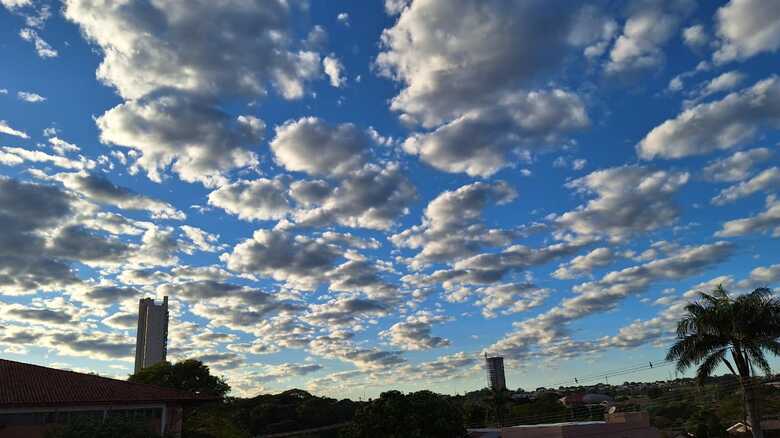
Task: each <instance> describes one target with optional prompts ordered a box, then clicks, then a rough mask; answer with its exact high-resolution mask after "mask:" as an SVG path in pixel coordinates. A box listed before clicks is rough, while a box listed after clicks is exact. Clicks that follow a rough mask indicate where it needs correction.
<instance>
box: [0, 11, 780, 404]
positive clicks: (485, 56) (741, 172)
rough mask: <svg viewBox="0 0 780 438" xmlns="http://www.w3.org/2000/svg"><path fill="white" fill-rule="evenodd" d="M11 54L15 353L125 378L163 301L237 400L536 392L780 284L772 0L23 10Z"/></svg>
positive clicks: (2, 98) (3, 144)
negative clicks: (497, 387) (152, 308)
mask: <svg viewBox="0 0 780 438" xmlns="http://www.w3.org/2000/svg"><path fill="white" fill-rule="evenodd" d="M0 55H2V59H3V61H4V62H3V67H4V68H2V69H0V224H2V226H0V242H2V245H0V357H2V358H6V359H9V360H12V361H21V362H26V363H35V364H41V365H44V366H52V367H55V368H60V369H65V368H70V369H74V370H78V371H83V372H87V373H88V372H97V373H100V374H101V375H106V376H115V377H119V378H126V377H127V376H128V375H130V374H132V373H133V371H134V369H135V363H134V356H135V354H136V340H137V337H136V336H137V329H138V327H139V324H138V323H139V321H138V310H139V300H140V299H142V298H152V299H155V300H158V301H159V300H162V299H163V297H164V296H168V297H169V299H168V304H167V306H168V314H169V325H168V330H167V331H168V333H169V335H168V343H167V352H166V353H164V356H165V357H166V358H167V359H168V360H169V361H173V362H175V361H180V360H184V359H188V358H193V359H198V360H201V361H203V362H204V363H205V364H206V365H208V366H209V367H210V368H211V371H212V372H213V373H214V374H216V375H220V376H224V377H225V379H226V381H227V382H228V383H229V384H230V386H231V387H232V388H233V391H234V393H233V395H249V396H252V395H256V394H257V393H260V392H278V391H283V390H285V389H289V388H294V387H297V388H302V389H305V390H307V391H311V392H312V393H315V394H320V395H327V396H332V397H350V398H353V399H359V398H368V397H376V396H377V395H378V394H379V393H381V392H382V391H385V390H389V389H399V390H403V391H411V390H420V389H431V390H434V391H437V392H442V393H458V392H459V393H463V392H465V391H471V390H475V389H478V388H483V387H485V385H486V384H487V382H486V378H485V357H484V356H485V353H487V354H489V355H495V356H501V357H503V358H504V368H505V370H504V371H505V379H506V381H507V384H508V386H509V389H512V390H514V389H516V388H518V387H521V388H525V389H534V388H536V387H540V386H547V385H552V384H555V383H556V382H561V381H570V380H572V379H574V378H582V377H583V376H587V375H591V374H594V373H598V372H601V371H609V370H619V369H623V368H627V367H632V366H635V365H637V364H640V365H641V364H646V363H649V362H653V363H657V362H658V361H660V360H662V359H663V357H664V356H665V354H666V349H667V348H668V346H669V345H670V344H671V343H672V341H673V337H674V328H675V327H674V325H675V323H676V321H677V319H678V318H679V317H680V316H681V315H682V313H683V307H684V306H685V304H686V303H687V302H688V301H689V300H691V299H694V298H695V296H696V292H697V291H700V290H706V289H709V288H712V287H714V286H715V285H717V284H723V285H724V286H725V287H726V288H727V289H729V290H731V291H733V292H735V293H742V292H746V291H749V290H751V289H752V288H755V287H759V286H769V287H775V286H777V285H778V283H780V251H778V249H780V245H778V237H780V198H778V191H780V151H778V145H780V132H778V128H779V127H780V76H778V75H779V74H780V2H777V1H773V0H717V1H710V2H702V1H700V2H696V1H694V0H620V1H600V0H593V1H588V2H566V1H562V0H560V1H559V0H553V1H549V0H481V1H473V0H380V1H375V2H365V1H355V0H347V1H342V2H322V1H305V0H288V1H282V0H255V1H250V2H247V1H240V0H225V1H219V2H211V1H205V0H151V1H140V0H127V1H123V2H99V1H95V0H0ZM154 332H155V333H158V332H159V330H155V331H154ZM148 344H149V345H152V344H154V345H158V347H159V342H156V343H148ZM157 351H158V353H156V356H155V357H154V358H153V360H157V359H158V358H159V348H158V349H157ZM152 356H154V355H150V358H151V357H152ZM773 360H774V362H773V364H774V365H780V362H777V360H776V359H773ZM670 369H671V368H670V367H657V368H648V369H642V370H641V372H638V373H636V374H632V375H627V376H625V377H618V378H619V379H625V380H656V379H667V378H669V371H670ZM724 371H725V370H724ZM610 383H618V384H619V383H621V382H612V381H611V380H610Z"/></svg>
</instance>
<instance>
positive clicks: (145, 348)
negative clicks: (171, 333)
mask: <svg viewBox="0 0 780 438" xmlns="http://www.w3.org/2000/svg"><path fill="white" fill-rule="evenodd" d="M167 353H168V297H164V298H163V302H162V304H155V302H154V299H152V298H143V299H141V301H140V302H139V303H138V333H137V335H136V340H135V372H136V373H137V372H138V371H141V370H142V369H144V368H146V367H149V366H152V365H154V364H156V363H160V362H162V361H164V360H165V356H166V355H167Z"/></svg>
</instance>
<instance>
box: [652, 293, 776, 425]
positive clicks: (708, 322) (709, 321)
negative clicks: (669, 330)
mask: <svg viewBox="0 0 780 438" xmlns="http://www.w3.org/2000/svg"><path fill="white" fill-rule="evenodd" d="M699 295H700V300H699V301H698V302H694V303H689V304H688V305H687V306H685V311H686V314H685V316H684V317H683V318H682V319H681V320H680V322H679V323H678V324H677V341H676V342H675V344H674V345H673V346H672V347H671V348H670V349H669V352H668V354H667V355H666V360H674V361H677V369H678V370H679V371H681V372H682V371H685V370H686V369H688V368H690V367H692V366H694V365H698V369H697V370H696V378H697V380H698V381H699V384H702V383H703V382H704V380H705V379H706V378H707V377H709V376H710V375H711V374H712V372H713V371H714V370H715V368H717V367H718V365H720V364H723V365H725V366H726V368H728V370H729V371H730V372H731V373H732V374H733V375H734V376H735V377H737V378H738V379H739V382H740V385H741V387H742V394H743V402H744V407H745V414H746V421H747V424H748V425H749V426H750V428H751V429H752V432H753V437H754V438H763V436H764V434H763V432H762V430H761V413H760V412H759V406H758V400H757V399H756V393H755V391H754V388H753V384H752V380H753V377H754V376H755V373H756V369H759V370H761V371H763V372H764V373H765V374H770V373H771V372H772V370H771V368H770V366H769V362H767V359H766V356H765V355H764V352H765V351H769V352H771V353H774V354H780V343H779V342H778V341H777V338H778V336H780V301H778V300H777V299H776V298H774V297H773V295H772V292H771V291H770V290H769V289H766V288H759V289H756V290H754V291H753V292H751V293H749V294H745V295H740V296H737V297H736V298H732V297H730V296H729V294H728V292H726V290H725V289H723V287H722V286H718V287H717V288H716V289H715V290H713V291H712V292H711V293H700V294H699Z"/></svg>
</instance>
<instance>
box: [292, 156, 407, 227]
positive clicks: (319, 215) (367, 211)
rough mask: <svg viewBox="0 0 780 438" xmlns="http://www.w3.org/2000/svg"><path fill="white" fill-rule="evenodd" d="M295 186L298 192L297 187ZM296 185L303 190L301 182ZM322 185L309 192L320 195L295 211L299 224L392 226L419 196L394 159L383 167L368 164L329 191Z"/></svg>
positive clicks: (295, 219)
mask: <svg viewBox="0 0 780 438" xmlns="http://www.w3.org/2000/svg"><path fill="white" fill-rule="evenodd" d="M293 187H294V188H293V190H294V193H295V187H296V186H293ZM297 187H298V188H299V189H300V188H301V185H298V186H297ZM315 187H316V186H315ZM310 188H311V186H310ZM322 188H323V187H322V186H319V187H317V190H315V191H314V192H310V193H308V195H315V194H316V192H318V191H319V193H318V194H319V195H321V197H319V198H317V197H316V196H315V197H314V198H310V199H308V201H309V202H308V205H306V206H305V208H299V209H298V210H296V211H295V213H294V216H293V220H294V221H295V222H296V223H298V224H299V225H302V226H324V225H327V224H332V223H338V224H341V225H344V226H347V227H353V228H357V227H360V228H372V229H377V230H385V229H388V228H390V227H392V226H393V225H394V223H395V221H396V219H397V218H398V217H400V216H402V215H405V214H407V213H408V206H409V204H410V203H411V202H412V201H413V200H414V199H415V198H416V196H417V191H416V189H415V187H414V186H413V185H412V183H411V182H410V181H409V179H408V178H407V177H406V176H405V175H404V173H403V171H402V170H401V166H400V165H399V164H398V163H394V162H390V163H387V164H386V165H385V166H384V167H381V166H379V165H376V164H367V165H365V166H364V167H363V168H362V169H359V170H356V171H354V172H352V173H350V174H348V175H347V176H345V177H344V179H343V180H341V181H340V183H339V184H338V185H337V186H336V187H335V188H333V189H329V190H328V193H327V194H325V193H324V192H323V191H321V189H322ZM300 195H301V192H300V191H298V196H300Z"/></svg>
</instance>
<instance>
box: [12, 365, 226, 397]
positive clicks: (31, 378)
mask: <svg viewBox="0 0 780 438" xmlns="http://www.w3.org/2000/svg"><path fill="white" fill-rule="evenodd" d="M210 399H212V398H211V397H208V396H199V395H197V394H193V393H189V392H185V391H178V390H175V389H170V388H162V387H159V386H154V385H146V384H142V383H132V382H126V381H124V380H116V379H109V378H107V377H100V376H96V375H92V374H84V373H77V372H73V371H65V370H58V369H54V368H47V367H43V366H38V365H32V364H27V363H22V362H14V361H11V360H5V359H0V408H12V407H32V406H55V405H86V404H133V403H152V402H158V403H159V402H172V401H181V402H185V401H195V400H210Z"/></svg>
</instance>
